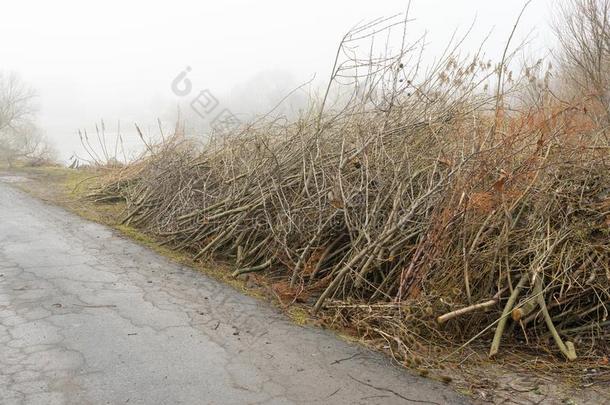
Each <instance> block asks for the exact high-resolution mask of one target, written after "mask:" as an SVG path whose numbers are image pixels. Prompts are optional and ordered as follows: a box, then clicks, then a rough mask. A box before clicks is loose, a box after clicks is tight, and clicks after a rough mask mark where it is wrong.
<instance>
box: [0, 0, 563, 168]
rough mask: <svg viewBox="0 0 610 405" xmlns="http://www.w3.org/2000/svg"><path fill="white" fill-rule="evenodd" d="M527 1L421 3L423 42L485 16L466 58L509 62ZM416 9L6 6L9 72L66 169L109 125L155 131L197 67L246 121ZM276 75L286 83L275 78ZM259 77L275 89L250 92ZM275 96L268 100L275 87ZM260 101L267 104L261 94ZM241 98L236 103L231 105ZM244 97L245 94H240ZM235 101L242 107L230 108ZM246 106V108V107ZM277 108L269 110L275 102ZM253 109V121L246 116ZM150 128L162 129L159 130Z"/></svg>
mask: <svg viewBox="0 0 610 405" xmlns="http://www.w3.org/2000/svg"><path fill="white" fill-rule="evenodd" d="M524 3H525V2H524V1H519V0H510V1H507V0H413V1H412V5H411V10H410V15H411V17H413V18H416V21H415V22H414V23H413V24H411V26H409V31H408V34H409V35H413V38H415V37H417V36H419V35H421V34H422V33H423V31H424V30H425V31H427V32H428V36H427V40H428V42H429V45H428V51H427V52H428V54H434V52H435V51H436V52H440V51H441V50H442V49H443V46H444V45H445V44H446V42H447V40H448V39H449V38H450V36H451V34H452V33H453V31H454V30H455V29H459V30H461V31H462V32H464V31H465V30H466V29H467V28H468V27H469V26H470V25H471V23H472V22H473V21H474V19H475V17H476V25H475V29H474V30H473V32H472V33H471V35H470V37H469V39H468V41H467V42H466V44H465V45H466V46H465V47H466V49H475V48H476V47H477V46H478V44H479V42H480V41H481V40H482V39H483V38H484V37H485V36H486V34H487V33H488V32H489V31H490V30H492V29H493V34H492V36H491V38H490V40H489V42H488V44H487V46H486V49H487V55H488V56H489V57H490V58H498V57H499V55H500V54H501V53H502V51H503V48H504V45H505V42H506V40H507V38H508V36H509V34H510V31H511V29H512V26H513V24H514V22H515V19H516V17H517V15H518V14H519V11H520V9H521V7H522V6H523V4H524ZM407 4H408V2H407V1H404V0H403V1H398V0H377V1H370V0H366V1H353V0H351V1H347V0H341V1H329V0H326V1H309V2H303V1H300V2H287V1H276V0H268V1H245V0H231V1H203V0H199V1H186V0H173V1H171V2H150V1H125V0H123V1H118V0H108V1H104V2H88V1H82V0H81V1H76V0H74V1H72V0H57V1H53V2H49V1H43V0H40V1H30V0H20V1H4V2H3V4H2V15H1V16H0V41H2V43H1V45H0V70H2V71H15V72H18V73H19V74H20V76H21V78H22V79H23V80H24V81H25V82H27V83H29V84H31V85H32V86H33V87H34V88H35V89H36V90H37V92H38V94H39V98H38V102H39V106H40V119H39V125H40V126H41V128H42V129H43V131H44V132H45V133H46V134H47V135H48V136H49V137H50V138H51V139H52V140H53V141H54V143H55V145H56V147H57V148H58V149H59V151H60V152H61V157H62V158H63V159H65V158H67V157H68V156H69V155H70V154H71V153H72V152H73V151H75V150H79V147H78V137H77V136H76V132H77V130H78V129H79V128H92V127H93V125H94V124H95V123H96V122H99V120H100V119H104V120H105V122H106V125H107V127H114V126H116V123H117V121H119V120H120V121H121V125H122V126H125V127H129V126H130V125H133V123H134V122H138V123H140V124H141V126H142V127H143V128H145V130H150V131H153V130H154V128H153V127H154V126H155V125H156V124H155V121H156V118H157V117H161V118H163V117H166V116H168V113H169V110H170V109H171V108H172V106H175V105H176V103H177V102H178V99H179V97H177V96H176V95H175V94H173V93H172V91H171V89H170V84H171V81H172V80H173V79H174V78H175V77H176V75H177V74H179V73H180V72H181V71H183V70H184V69H185V68H186V67H187V66H189V67H190V68H191V72H190V73H189V79H190V80H191V81H192V83H193V87H194V88H195V89H196V90H199V89H209V90H210V91H211V92H212V93H213V94H214V96H216V97H217V98H218V99H219V101H220V102H221V103H223V99H224V102H225V103H227V104H231V105H232V106H237V107H235V108H238V109H240V111H236V113H248V112H249V111H248V110H249V109H252V110H255V109H256V106H254V105H252V104H256V103H257V101H258V100H267V99H270V98H273V97H275V95H276V94H278V93H279V92H281V91H282V88H281V87H285V91H286V92H288V91H289V90H291V89H292V88H293V87H296V86H298V85H299V84H301V83H303V82H306V81H308V80H309V79H311V77H312V76H313V75H314V74H315V75H316V76H315V77H316V80H317V82H318V83H321V82H322V81H324V80H326V79H327V78H328V75H329V73H330V69H331V67H332V62H333V58H334V55H335V52H336V48H337V45H338V42H339V40H340V38H341V36H342V35H343V34H344V33H345V32H346V31H347V30H348V29H349V28H350V27H352V26H353V25H355V24H356V23H358V22H360V21H363V20H372V19H374V18H376V17H380V16H389V15H392V14H395V13H399V12H404V11H405V10H406V8H407ZM556 4H557V2H556V1H552V0H534V1H533V2H532V4H531V5H530V7H529V9H528V11H527V12H526V14H525V16H524V18H523V20H522V23H521V25H520V28H519V30H518V32H517V38H516V40H520V39H522V38H524V37H525V35H526V34H527V33H529V32H530V31H532V30H533V37H532V43H531V45H530V46H529V48H528V52H531V53H532V54H535V55H539V54H542V53H543V52H544V51H543V50H544V49H545V46H549V44H550V43H551V41H552V39H551V35H550V30H549V27H548V23H549V22H550V19H551V14H552V7H553V5H555V6H556ZM274 77H277V78H278V80H277V83H276V81H275V80H273V78H274ZM258 79H260V80H261V81H262V82H263V83H265V86H260V87H259V88H255V89H254V90H249V89H250V88H251V87H248V86H249V84H248V83H253V82H256V81H257V80H258ZM269 83H272V84H274V85H275V86H274V88H273V89H271V91H270V92H269V93H268V94H264V93H265V92H266V89H268V88H269V87H270V84H269ZM252 93H260V94H252ZM232 94H233V96H232ZM235 95H237V96H235ZM232 97H233V98H234V99H231V98H232ZM237 98H238V100H237ZM266 102H268V100H267V101H266ZM242 110H243V111H242ZM149 128H151V129H149Z"/></svg>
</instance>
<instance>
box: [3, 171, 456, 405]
mask: <svg viewBox="0 0 610 405" xmlns="http://www.w3.org/2000/svg"><path fill="white" fill-rule="evenodd" d="M127 403H128V404H155V405H156V404H257V403H259V404H293V403H294V404H301V403H302V404H308V403H327V404H394V403H396V404H406V403H423V404H426V403H437V404H448V403H466V400H465V399H464V398H462V397H460V396H459V395H458V394H456V393H454V392H453V391H452V390H451V389H450V388H449V387H447V386H445V385H443V384H441V383H437V382H434V381H431V380H427V379H424V378H421V377H419V376H415V375H412V374H410V373H409V372H406V371H405V370H402V369H399V368H397V367H394V366H392V365H391V364H390V361H389V360H388V359H387V358H386V357H384V356H381V355H379V354H376V353H372V352H369V351H367V350H365V349H364V348H362V347H359V346H357V345H351V344H349V343H346V342H343V341H341V340H339V339H337V338H336V337H335V336H333V335H332V334H331V333H328V332H326V331H323V330H320V329H316V328H310V327H300V326H297V325H294V324H292V323H291V322H289V321H288V320H286V318H285V317H284V316H283V315H282V314H280V313H279V312H278V311H276V310H275V309H273V308H272V307H270V306H268V305H266V304H265V303H262V302H259V301H257V300H256V299H253V298H250V297H247V296H244V295H242V294H240V293H239V292H237V291H235V290H233V289H232V288H231V287H229V286H226V285H223V284H221V283H218V282H216V281H215V280H213V279H210V278H208V277H206V276H205V275H203V274H202V273H200V272H197V271H195V270H193V269H190V268H188V267H185V266H181V265H179V264H176V263H172V262H170V261H168V260H167V259H165V258H163V257H161V256H159V255H157V254H156V253H154V252H152V251H150V250H149V249H147V248H145V247H142V246H140V245H138V244H136V243H134V242H132V241H129V240H126V239H124V238H122V237H121V236H119V235H118V234H117V233H115V232H114V231H113V230H110V229H109V228H106V227H104V226H102V225H99V224H95V223H92V222H89V221H86V220H84V219H81V218H79V217H77V216H75V215H73V214H71V213H68V212H66V211H65V210H63V209H61V208H58V207H54V206H50V205H47V204H45V203H43V202H42V201H39V200H36V199H34V198H33V197H31V196H29V195H26V194H24V193H23V192H21V191H18V190H16V189H14V188H12V187H10V186H8V185H7V184H3V183H2V181H0V404H45V405H47V404H127Z"/></svg>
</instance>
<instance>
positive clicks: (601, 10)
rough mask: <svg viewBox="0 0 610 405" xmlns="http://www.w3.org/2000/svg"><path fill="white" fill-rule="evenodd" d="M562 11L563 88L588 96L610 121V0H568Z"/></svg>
mask: <svg viewBox="0 0 610 405" xmlns="http://www.w3.org/2000/svg"><path fill="white" fill-rule="evenodd" d="M559 10H560V11H559V15H558V18H557V20H556V21H555V24H554V30H555V34H556V36H557V39H558V40H559V44H560V50H559V54H558V55H557V56H558V60H559V63H560V69H561V75H562V79H563V80H561V85H562V87H563V91H564V92H567V93H568V94H570V93H571V94H570V95H572V96H585V97H589V98H590V99H591V100H593V101H595V102H596V104H599V105H598V107H599V108H601V110H602V112H603V115H604V116H605V119H606V122H610V0H567V1H566V2H565V3H563V4H562V5H561V7H560V9H559Z"/></svg>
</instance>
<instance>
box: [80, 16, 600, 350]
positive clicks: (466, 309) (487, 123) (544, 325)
mask: <svg viewBox="0 0 610 405" xmlns="http://www.w3.org/2000/svg"><path fill="white" fill-rule="evenodd" d="M391 23H392V21H388V20H383V21H377V22H375V23H373V24H369V25H367V26H364V27H359V28H357V29H355V30H354V31H352V32H351V33H350V34H348V35H347V36H346V37H345V38H344V41H343V43H342V47H341V48H340V50H342V51H345V49H346V47H347V45H348V44H350V41H351V40H352V39H361V38H362V37H366V35H368V34H367V32H375V33H378V32H379V30H382V29H388V28H387V27H390V26H394V25H391ZM403 23H405V24H406V22H405V21H403ZM415 49H416V47H415V46H411V45H409V46H406V45H405V46H403V48H402V49H401V51H400V52H399V53H398V54H397V55H395V56H392V57H386V58H383V59H382V60H380V59H374V58H372V57H369V58H367V59H358V58H355V57H352V58H350V59H349V61H350V63H339V62H337V63H335V69H334V71H333V76H332V78H331V84H336V83H338V82H339V81H340V80H341V79H342V78H345V77H348V76H349V77H350V78H352V79H353V81H352V82H350V84H349V85H348V88H350V89H353V92H352V93H350V95H349V96H347V97H346V96H345V95H343V96H342V97H339V101H338V103H339V104H340V105H339V106H337V105H335V106H334V107H333V108H329V107H328V105H327V104H328V100H329V98H330V94H333V93H332V92H327V93H326V95H325V97H324V99H323V100H322V101H321V103H319V104H318V105H317V106H315V107H313V108H312V109H311V112H310V113H309V114H307V115H303V116H301V117H300V118H298V119H296V120H293V121H291V122H288V121H285V120H273V119H269V118H268V119H261V120H259V121H257V122H255V123H252V124H250V125H248V126H245V127H243V128H240V129H239V130H235V131H233V132H231V133H226V134H219V135H218V136H215V137H214V138H212V139H210V140H208V141H206V143H205V144H204V145H199V144H197V143H196V142H194V141H193V140H192V139H190V138H188V137H186V136H184V135H181V134H180V133H179V132H178V133H176V134H175V135H174V136H173V137H172V138H170V139H168V140H165V141H164V142H161V143H159V144H157V145H151V146H150V147H149V148H148V152H147V153H146V154H145V155H144V156H143V157H142V158H141V159H139V160H138V161H136V162H133V163H131V164H129V165H126V166H125V167H121V168H116V169H114V170H112V171H111V172H110V173H109V174H108V175H107V176H105V177H104V178H103V179H102V180H101V181H100V182H99V183H98V184H97V185H96V187H95V188H94V189H93V190H92V191H91V193H90V198H91V199H93V200H107V199H116V198H120V199H122V200H124V201H125V202H126V205H127V208H126V215H125V217H124V222H125V223H126V224H129V225H133V226H136V227H138V228H141V229H144V230H146V231H147V232H150V233H152V234H154V235H156V236H158V237H159V238H162V239H163V241H164V242H163V243H165V244H167V245H169V246H171V247H173V248H175V249H182V250H185V251H188V252H192V254H193V257H194V258H195V259H198V260H199V259H201V260H203V259H209V258H218V257H220V258H223V259H229V260H231V261H232V262H233V263H234V264H235V270H234V275H235V276H239V275H242V274H247V273H252V272H266V273H268V274H271V275H273V276H274V277H276V278H279V279H281V280H282V281H284V282H285V283H286V284H288V285H289V286H290V289H291V291H293V292H294V296H295V297H297V296H299V295H300V294H301V293H303V292H306V295H307V296H308V297H310V299H311V301H310V304H311V306H312V309H313V312H318V311H325V313H327V314H332V315H333V316H334V317H335V318H336V319H340V320H341V322H345V323H346V325H349V326H351V327H354V328H357V329H359V330H360V332H361V333H363V334H368V335H370V336H372V337H374V338H376V339H383V340H386V341H387V342H388V343H389V345H390V347H392V348H393V350H396V353H395V354H396V355H397V356H399V357H401V358H407V357H409V356H410V352H411V351H412V348H413V347H415V346H416V345H417V344H421V343H422V342H429V341H439V340H441V341H444V342H451V343H452V344H461V343H464V342H467V341H469V340H471V339H473V338H478V337H481V338H489V339H492V336H493V339H492V341H491V349H490V354H491V355H494V354H496V353H497V351H498V349H499V347H500V343H501V341H502V339H503V338H504V339H507V338H508V336H510V337H511V338H512V339H517V340H519V341H523V342H527V343H528V344H530V345H534V346H537V347H546V348H549V350H553V351H555V350H556V351H557V352H558V353H562V354H563V355H564V356H565V357H566V358H567V359H574V358H576V351H578V350H579V351H580V353H582V351H584V350H592V351H596V352H599V351H603V350H606V348H605V347H604V346H603V345H602V344H593V345H591V344H588V345H586V346H585V345H584V343H583V344H582V345H580V346H579V343H581V342H584V341H585V340H586V341H587V342H599V341H600V340H603V339H604V338H605V339H607V337H608V334H609V333H610V328H608V325H609V322H610V321H609V320H608V307H609V306H610V170H609V169H610V143H609V137H608V135H607V133H606V129H605V128H600V127H599V126H598V125H597V124H596V123H595V121H594V120H593V119H592V118H591V116H590V112H591V111H587V110H586V109H585V108H584V107H585V104H586V102H583V104H575V103H574V104H570V105H563V104H560V103H546V104H544V105H536V106H531V105H529V106H528V105H524V104H519V103H517V102H516V101H512V104H511V105H512V106H513V107H514V106H515V105H518V106H519V107H520V108H519V109H518V110H515V109H514V108H512V109H509V108H507V105H508V104H509V100H510V99H511V97H513V96H514V95H515V94H517V93H518V92H519V91H520V86H521V85H522V83H526V84H527V82H528V78H527V77H524V78H521V79H520V78H515V77H508V78H507V77H506V76H507V75H506V74H505V73H506V71H507V68H506V66H507V63H508V62H507V61H506V60H503V61H502V63H500V64H498V65H497V66H492V65H491V63H488V62H483V61H482V57H481V56H480V55H475V57H474V58H473V57H470V58H465V59H460V58H459V57H457V56H455V54H454V53H452V52H448V54H447V55H445V56H444V57H443V58H441V60H440V61H439V62H437V64H435V65H434V66H433V67H432V68H431V69H430V70H429V71H427V72H426V73H425V74H424V73H422V72H421V71H420V70H419V61H418V60H417V58H412V56H413V55H412V53H413V52H416V50H415ZM409 61H411V62H410V63H408V62H409ZM363 68H364V69H365V73H361V71H362V69H363ZM509 76H510V75H509ZM492 79H493V80H492ZM495 80H497V82H498V84H497V88H498V90H497V91H494V92H490V91H487V89H488V85H489V83H490V82H492V81H495ZM330 87H331V86H330V85H329V88H330ZM509 88H510V89H509ZM513 100H514V98H513ZM295 299H296V298H295ZM507 335H508V336H507ZM418 342H419V343H418ZM580 353H579V354H580Z"/></svg>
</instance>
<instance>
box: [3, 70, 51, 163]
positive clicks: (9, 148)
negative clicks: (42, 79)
mask: <svg viewBox="0 0 610 405" xmlns="http://www.w3.org/2000/svg"><path fill="white" fill-rule="evenodd" d="M35 97H36V93H35V92H34V91H33V90H32V89H31V88H30V87H29V86H27V85H26V84H25V83H23V81H22V80H21V79H20V78H19V77H18V76H17V75H16V74H14V73H11V74H2V73H0V159H2V160H4V161H5V162H7V163H8V165H9V166H11V165H12V164H13V163H14V162H15V161H17V160H28V161H30V162H33V163H36V162H40V161H48V160H52V159H53V156H54V151H53V149H52V147H51V146H50V145H49V144H48V142H47V141H46V140H45V137H44V136H43V135H42V133H41V132H40V130H39V129H38V128H37V127H36V125H35V123H34V121H35V116H36V107H35V103H34V101H35Z"/></svg>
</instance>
